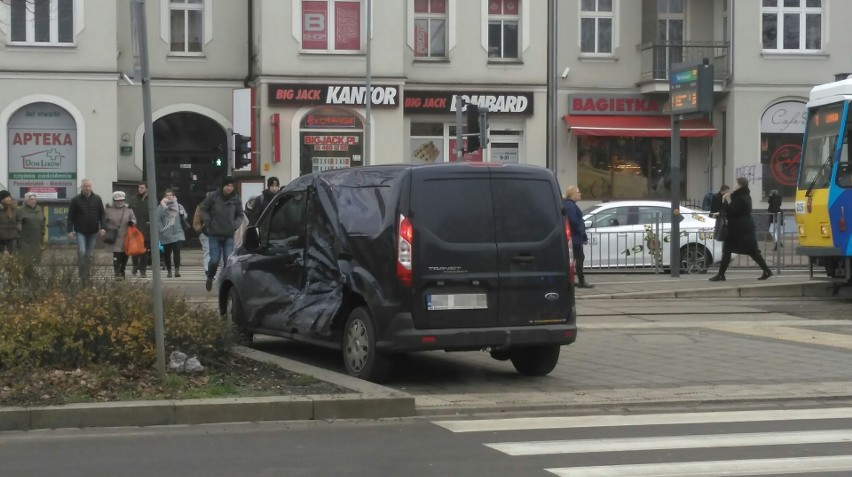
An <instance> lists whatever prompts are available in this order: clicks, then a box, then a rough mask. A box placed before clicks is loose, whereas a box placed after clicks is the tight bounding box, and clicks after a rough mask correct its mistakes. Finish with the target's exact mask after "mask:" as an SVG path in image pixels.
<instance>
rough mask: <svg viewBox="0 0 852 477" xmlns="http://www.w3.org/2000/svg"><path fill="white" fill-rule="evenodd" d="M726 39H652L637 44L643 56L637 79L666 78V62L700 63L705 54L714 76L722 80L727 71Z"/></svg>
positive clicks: (725, 76) (647, 80)
mask: <svg viewBox="0 0 852 477" xmlns="http://www.w3.org/2000/svg"><path fill="white" fill-rule="evenodd" d="M729 47H730V43H728V42H727V41H686V42H678V43H673V42H655V43H646V44H644V45H641V46H640V47H639V50H640V53H641V56H642V73H641V77H640V81H639V82H640V83H646V82H650V81H668V79H669V66H670V65H674V64H678V63H701V62H702V61H703V60H704V59H705V58H706V59H708V60H710V62H711V63H712V64H713V79H714V80H724V79H725V78H727V77H728V76H730V74H731V72H730V71H728V49H729Z"/></svg>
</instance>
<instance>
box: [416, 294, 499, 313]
mask: <svg viewBox="0 0 852 477" xmlns="http://www.w3.org/2000/svg"><path fill="white" fill-rule="evenodd" d="M485 308H488V299H487V298H486V295H485V293H464V294H462V293H459V294H453V295H426V309H427V310H436V311H437V310H482V309H485Z"/></svg>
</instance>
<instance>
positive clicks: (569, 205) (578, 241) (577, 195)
mask: <svg viewBox="0 0 852 477" xmlns="http://www.w3.org/2000/svg"><path fill="white" fill-rule="evenodd" d="M582 197H583V196H582V193H581V192H580V188H579V187H577V186H575V185H572V186H571V187H569V188H568V189H566V190H565V200H564V201H563V203H564V205H565V215H567V216H568V225H569V227H571V249H572V250H573V252H574V273H575V274H576V275H577V286H578V287H580V288H594V287H595V286H594V285H592V284H591V283H589V282H587V281H586V275H585V274H584V273H583V262H584V261H585V260H586V254H585V253H584V252H583V245H587V244H588V243H589V236H588V235H586V224H585V223H584V222H583V212H581V211H580V207H579V206H577V201H578V200H581V199H582Z"/></svg>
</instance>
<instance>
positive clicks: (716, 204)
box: [710, 184, 731, 217]
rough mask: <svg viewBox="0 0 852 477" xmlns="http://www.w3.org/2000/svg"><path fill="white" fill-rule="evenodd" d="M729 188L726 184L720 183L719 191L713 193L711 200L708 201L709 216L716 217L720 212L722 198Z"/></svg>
mask: <svg viewBox="0 0 852 477" xmlns="http://www.w3.org/2000/svg"><path fill="white" fill-rule="evenodd" d="M730 190H731V188H730V187H728V185H727V184H722V187H720V188H719V192H717V193H715V194H713V200H711V201H710V217H718V216H719V213H721V212H722V198H723V197H725V194H727V193H728V191H730Z"/></svg>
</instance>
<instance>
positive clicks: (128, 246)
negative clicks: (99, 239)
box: [124, 225, 146, 257]
mask: <svg viewBox="0 0 852 477" xmlns="http://www.w3.org/2000/svg"><path fill="white" fill-rule="evenodd" d="M145 252H146V250H145V236H144V235H143V234H142V231H141V230H139V229H137V228H136V227H135V226H133V225H131V226H129V227H127V236H126V237H124V253H125V254H126V255H128V256H130V257H135V256H138V255H144V254H145Z"/></svg>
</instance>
